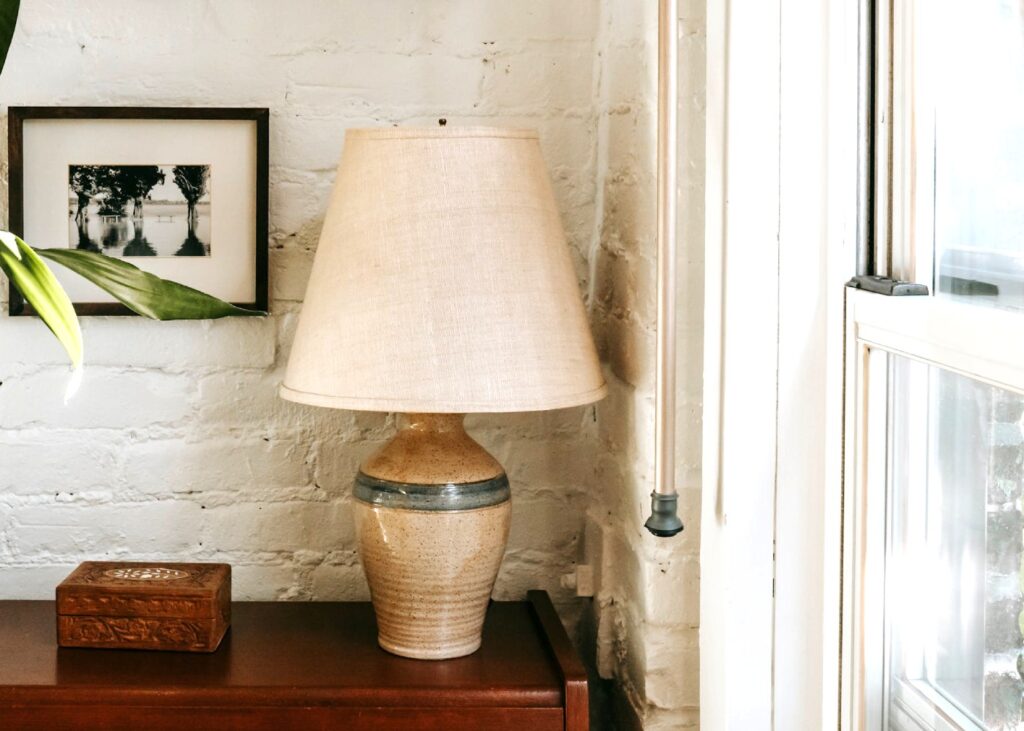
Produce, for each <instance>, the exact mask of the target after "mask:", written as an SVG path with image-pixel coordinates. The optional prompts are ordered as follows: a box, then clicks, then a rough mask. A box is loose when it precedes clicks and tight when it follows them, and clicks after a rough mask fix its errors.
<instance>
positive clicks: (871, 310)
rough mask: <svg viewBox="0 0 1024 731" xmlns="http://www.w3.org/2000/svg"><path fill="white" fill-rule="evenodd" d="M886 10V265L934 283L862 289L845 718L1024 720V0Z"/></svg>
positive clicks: (881, 236)
mask: <svg viewBox="0 0 1024 731" xmlns="http://www.w3.org/2000/svg"><path fill="white" fill-rule="evenodd" d="M875 17H876V22H877V26H876V33H875V38H876V48H875V49H874V50H875V59H876V67H875V68H876V71H875V77H876V79H877V86H876V87H875V88H876V92H877V94H876V97H875V107H876V115H875V119H876V124H875V128H874V142H875V144H874V149H875V162H874V169H875V171H876V174H875V179H874V188H873V194H874V195H873V200H874V201H875V207H874V210H873V213H874V216H873V220H874V225H873V227H872V229H873V230H872V234H873V236H872V240H871V241H870V242H868V245H869V246H870V247H872V251H873V257H871V260H872V261H873V262H874V266H873V268H874V271H873V272H870V273H877V274H889V273H891V274H892V275H893V276H895V277H897V278H900V279H907V280H912V281H917V282H920V283H924V284H927V285H928V286H929V289H930V291H931V294H930V296H928V297H887V296H883V295H877V294H868V293H865V292H861V291H853V290H851V291H850V292H849V295H848V299H847V313H848V321H847V337H848V348H847V357H848V364H847V374H848V375H847V394H848V404H847V429H846V440H847V450H846V454H847V459H846V485H847V488H848V489H847V490H846V498H845V507H844V515H845V516H846V518H847V520H846V531H847V533H846V538H847V540H846V544H845V545H846V546H847V547H848V548H847V549H846V550H845V553H844V561H845V572H846V573H845V576H846V581H845V582H844V583H845V586H844V590H843V591H844V608H845V610H844V616H845V621H846V622H847V624H846V628H845V630H844V635H845V637H844V639H845V641H846V642H847V645H846V647H847V648H848V650H847V652H846V659H847V661H848V664H847V665H846V666H845V670H844V676H845V678H846V682H847V685H846V691H845V692H846V695H847V702H846V703H845V704H844V708H846V709H847V711H846V712H844V716H843V723H844V724H845V725H846V727H848V728H852V729H865V730H870V731H874V730H876V729H884V730H886V731H888V730H890V729H891V730H894V731H923V730H925V729H942V730H943V731H948V730H951V729H971V730H975V729H993V730H995V729H998V730H1004V729H1024V714H1022V708H1024V635H1022V627H1024V595H1022V586H1024V560H1022V559H1024V545H1022V535H1024V519H1022V515H1024V512H1022V511H1024V0H975V2H972V3H954V2H952V0H891V3H890V2H886V0H879V4H878V5H877V6H876V7H875ZM890 70H891V74H889V73H888V71H890ZM851 488H852V489H851Z"/></svg>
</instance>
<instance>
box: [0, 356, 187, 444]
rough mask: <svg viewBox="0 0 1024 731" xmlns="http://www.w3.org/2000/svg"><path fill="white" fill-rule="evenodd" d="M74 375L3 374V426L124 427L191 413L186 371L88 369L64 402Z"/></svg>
mask: <svg viewBox="0 0 1024 731" xmlns="http://www.w3.org/2000/svg"><path fill="white" fill-rule="evenodd" d="M70 377H71V375H70V371H69V370H66V369H64V368H57V367H53V368H49V369H46V370H43V371H39V372H37V373H33V374H26V375H20V376H15V377H10V378H7V379H5V380H4V381H3V385H2V386H0V427H3V428H17V427H25V426H31V425H47V426H52V427H76V428H110V429H126V428H133V427H148V426H156V425H171V424H175V423H178V422H180V421H182V420H183V419H184V418H185V417H186V416H187V415H188V414H189V413H190V412H191V406H190V403H189V402H190V396H191V393H192V390H193V389H192V387H191V384H190V382H189V379H188V378H186V377H185V376H181V375H169V374H166V373H161V372H159V371H144V372H134V373H131V374H126V373H124V372H120V371H117V370H111V369H107V368H86V369H85V373H84V375H83V378H82V384H81V387H80V388H79V390H78V393H77V394H75V396H74V397H73V398H72V399H71V400H70V401H69V402H68V403H67V404H65V403H64V394H65V391H66V390H67V387H68V382H69V379H70Z"/></svg>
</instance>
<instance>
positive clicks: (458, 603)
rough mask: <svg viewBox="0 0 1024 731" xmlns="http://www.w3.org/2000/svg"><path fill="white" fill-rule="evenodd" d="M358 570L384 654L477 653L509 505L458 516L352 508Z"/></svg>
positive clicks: (430, 656) (444, 655) (423, 656)
mask: <svg viewBox="0 0 1024 731" xmlns="http://www.w3.org/2000/svg"><path fill="white" fill-rule="evenodd" d="M355 506H356V508H355V517H356V530H357V533H358V536H359V550H360V554H361V556H362V559H363V568H364V570H365V571H366V578H367V581H368V582H369V584H370V593H371V594H372V596H373V608H374V610H375V612H376V614H377V627H378V632H379V634H378V641H379V642H380V646H381V647H383V648H384V649H385V650H387V651H388V652H392V653H394V654H396V655H402V656H403V657H413V658H419V659H423V660H442V659H446V658H452V657H462V656H463V655H469V654H470V653H472V652H475V651H476V650H477V648H479V647H480V633H481V630H482V629H483V624H484V616H485V615H486V612H487V604H488V602H489V601H490V598H491V590H492V589H493V588H494V580H495V578H496V577H497V575H498V568H499V566H500V565H501V558H502V556H503V555H504V553H505V542H506V540H507V539H508V529H509V519H510V517H511V512H512V508H511V506H512V503H511V501H509V500H506V501H505V502H503V503H500V504H498V505H494V506H491V507H487V508H478V509H476V510H460V511H439V510H406V509H401V508H398V509H396V508H382V507H378V506H373V505H370V504H368V503H365V502H363V501H361V500H357V501H356V502H355Z"/></svg>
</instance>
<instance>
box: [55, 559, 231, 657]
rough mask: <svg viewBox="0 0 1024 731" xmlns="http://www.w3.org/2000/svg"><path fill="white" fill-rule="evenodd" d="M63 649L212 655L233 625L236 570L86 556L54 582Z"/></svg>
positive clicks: (222, 565)
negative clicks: (87, 557) (232, 595)
mask: <svg viewBox="0 0 1024 731" xmlns="http://www.w3.org/2000/svg"><path fill="white" fill-rule="evenodd" d="M57 614H58V622H57V630H58V639H59V643H60V644H61V645H62V646H65V647H103V648H130V649H149V650H178V651H193V652H212V651H213V650H215V649H216V648H217V646H218V644H219V643H220V640H221V638H222V637H223V636H224V633H225V632H226V631H227V628H228V625H229V624H230V622H231V567H230V566H228V565H227V564H177V563H131V562H109V561H87V562H85V563H83V564H81V565H80V566H79V567H78V568H77V569H75V570H74V571H73V572H72V573H71V575H69V576H68V577H67V578H66V579H65V580H64V581H63V582H62V583H61V584H60V586H58V587H57Z"/></svg>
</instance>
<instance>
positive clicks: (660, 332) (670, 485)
mask: <svg viewBox="0 0 1024 731" xmlns="http://www.w3.org/2000/svg"><path fill="white" fill-rule="evenodd" d="M678 69H679V2H678V0H660V3H659V7H658V315H657V317H658V322H657V365H656V367H655V404H654V440H655V452H654V480H655V484H654V492H653V493H652V495H651V517H650V518H648V519H647V522H646V523H645V525H646V527H647V529H648V530H649V531H650V532H651V533H653V534H654V535H656V536H661V537H667V536H674V535H675V534H677V533H679V532H680V531H681V530H682V529H683V524H682V522H681V521H680V520H679V516H678V515H677V512H676V511H677V507H678V494H677V493H676V488H675V448H676V445H675V441H676V428H675V427H676V197H677V190H676V171H677V167H678V166H677V161H678V139H677V137H678V106H679V98H678V97H679V79H678Z"/></svg>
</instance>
